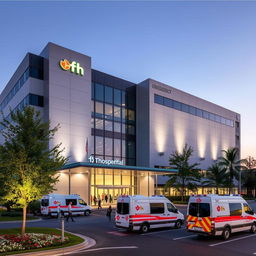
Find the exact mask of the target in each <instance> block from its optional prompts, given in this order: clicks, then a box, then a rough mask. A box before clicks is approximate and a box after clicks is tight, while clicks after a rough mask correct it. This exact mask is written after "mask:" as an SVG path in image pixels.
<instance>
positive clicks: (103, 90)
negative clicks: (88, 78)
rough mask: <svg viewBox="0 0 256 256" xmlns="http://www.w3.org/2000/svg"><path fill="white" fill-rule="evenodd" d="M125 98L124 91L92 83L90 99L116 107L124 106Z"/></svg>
mask: <svg viewBox="0 0 256 256" xmlns="http://www.w3.org/2000/svg"><path fill="white" fill-rule="evenodd" d="M125 98H126V92H125V91H122V90H119V89H116V88H112V87H110V86H104V85H102V84H97V83H92V99H95V100H98V101H102V102H107V103H110V104H114V105H118V106H121V105H122V106H125V105H126V100H125Z"/></svg>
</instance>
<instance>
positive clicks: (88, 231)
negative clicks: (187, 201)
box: [0, 203, 256, 256]
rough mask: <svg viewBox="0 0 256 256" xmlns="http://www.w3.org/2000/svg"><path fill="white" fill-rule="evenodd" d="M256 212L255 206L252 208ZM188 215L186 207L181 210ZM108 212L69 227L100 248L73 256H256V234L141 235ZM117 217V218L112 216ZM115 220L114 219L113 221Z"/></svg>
mask: <svg viewBox="0 0 256 256" xmlns="http://www.w3.org/2000/svg"><path fill="white" fill-rule="evenodd" d="M251 206H252V207H253V208H254V210H255V203H253V205H251ZM178 208H179V210H180V211H181V212H183V213H185V212H186V206H179V207H178ZM105 214H106V210H100V211H98V210H94V211H93V213H92V215H91V216H89V217H84V216H81V217H76V218H75V222H74V223H73V222H69V223H65V228H66V230H68V231H70V232H74V233H78V234H83V235H85V236H89V237H91V238H93V239H95V240H96V242H97V244H96V246H94V247H92V248H90V249H89V250H87V251H81V252H76V253H73V254H70V255H74V256H75V255H78V256H79V255H104V256H105V255H133V256H137V255H140V256H141V255H157V256H158V255H159V256H160V255H163V254H165V255H166V254H167V253H168V255H169V254H171V255H175V256H176V255H177V256H183V255H197V256H200V255H209V256H211V255H212V256H213V255H214V256H216V255H225V256H229V255H230V256H231V255H232V256H233V255H256V234H251V233H249V232H243V233H236V234H232V236H231V238H230V239H229V240H228V241H223V240H222V239H221V238H219V237H214V238H212V237H198V236H197V235H195V234H193V233H188V232H187V231H186V229H185V226H184V225H183V227H182V228H181V229H174V228H173V229H156V230H151V231H150V232H149V233H145V234H140V233H135V232H128V231H126V230H123V229H119V228H116V227H115V225H114V221H113V220H112V221H111V222H109V221H108V219H107V217H106V216H105ZM112 217H114V216H112ZM113 219H114V218H113ZM18 225H20V224H17V223H12V224H1V227H0V228H12V227H17V226H18ZM28 226H41V227H56V228H59V227H60V221H59V220H57V219H43V220H42V221H40V222H34V223H28Z"/></svg>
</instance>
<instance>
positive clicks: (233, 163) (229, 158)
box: [219, 148, 242, 194]
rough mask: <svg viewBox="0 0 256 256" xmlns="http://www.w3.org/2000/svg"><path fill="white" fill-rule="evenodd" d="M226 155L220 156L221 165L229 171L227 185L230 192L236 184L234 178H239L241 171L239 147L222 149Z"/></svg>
mask: <svg viewBox="0 0 256 256" xmlns="http://www.w3.org/2000/svg"><path fill="white" fill-rule="evenodd" d="M222 152H223V153H224V155H223V156H222V157H220V158H219V165H220V166H221V167H223V168H224V169H225V172H226V173H227V175H228V177H227V185H228V188H229V194H231V190H232V188H233V186H234V184H233V181H234V178H236V179H237V180H239V172H240V171H241V165H240V163H241V161H242V160H240V159H238V148H229V149H227V150H222Z"/></svg>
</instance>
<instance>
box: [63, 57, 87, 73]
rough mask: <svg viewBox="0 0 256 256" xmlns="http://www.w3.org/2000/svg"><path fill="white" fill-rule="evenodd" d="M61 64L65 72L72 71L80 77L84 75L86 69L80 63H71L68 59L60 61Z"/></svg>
mask: <svg viewBox="0 0 256 256" xmlns="http://www.w3.org/2000/svg"><path fill="white" fill-rule="evenodd" d="M59 64H60V68H61V69H62V70H64V71H68V70H70V72H71V73H75V74H77V75H80V76H83V75H84V69H83V68H82V67H81V66H80V63H78V62H76V61H72V62H70V61H69V60H67V59H62V60H60V62H59Z"/></svg>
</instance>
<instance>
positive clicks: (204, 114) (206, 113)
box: [203, 111, 209, 119]
mask: <svg viewBox="0 0 256 256" xmlns="http://www.w3.org/2000/svg"><path fill="white" fill-rule="evenodd" d="M203 118H206V119H209V112H207V111H203Z"/></svg>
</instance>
